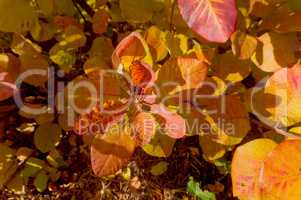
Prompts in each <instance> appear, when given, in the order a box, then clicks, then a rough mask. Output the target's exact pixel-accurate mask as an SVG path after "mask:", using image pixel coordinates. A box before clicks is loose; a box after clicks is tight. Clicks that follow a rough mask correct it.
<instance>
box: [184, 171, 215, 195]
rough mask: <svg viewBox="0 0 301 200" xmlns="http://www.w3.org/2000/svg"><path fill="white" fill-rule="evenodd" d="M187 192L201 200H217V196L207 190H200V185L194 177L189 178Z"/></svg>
mask: <svg viewBox="0 0 301 200" xmlns="http://www.w3.org/2000/svg"><path fill="white" fill-rule="evenodd" d="M186 190H187V192H188V193H189V194H191V195H193V196H196V197H197V198H198V199H200V200H216V198H215V194H214V193H212V192H209V191H207V190H205V191H203V190H202V189H201V188H200V184H199V183H198V182H196V181H194V179H193V177H190V178H189V182H188V183H187V188H186Z"/></svg>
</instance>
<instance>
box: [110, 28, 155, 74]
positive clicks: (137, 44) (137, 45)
mask: <svg viewBox="0 0 301 200" xmlns="http://www.w3.org/2000/svg"><path fill="white" fill-rule="evenodd" d="M135 60H144V61H145V62H146V63H147V64H149V65H150V66H152V65H153V61H152V57H151V54H150V51H149V48H148V45H147V43H146V41H145V40H144V39H143V38H142V36H141V35H140V34H139V33H138V32H133V33H131V34H130V35H129V36H127V37H126V38H124V39H123V40H122V41H121V42H120V43H119V44H118V46H117V47H116V49H115V51H114V52H113V55H112V63H113V67H114V68H115V69H117V68H118V67H119V65H120V64H122V65H123V68H124V69H125V70H126V71H128V70H129V66H130V65H131V64H132V62H133V61H135Z"/></svg>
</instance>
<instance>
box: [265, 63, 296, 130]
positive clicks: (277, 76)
mask: <svg viewBox="0 0 301 200" xmlns="http://www.w3.org/2000/svg"><path fill="white" fill-rule="evenodd" d="M300 74H301V65H299V64H298V65H295V66H294V67H292V68H283V69H281V70H279V71H277V72H276V73H274V74H273V75H272V76H271V77H270V78H269V79H268V81H267V83H266V87H265V93H267V94H269V95H273V96H275V97H274V99H275V101H277V102H276V104H275V106H274V107H270V108H267V111H268V112H270V113H271V114H272V119H273V120H274V121H277V122H281V123H282V124H283V125H284V126H291V125H294V124H296V123H298V122H301V113H300V108H301V96H300V90H301V77H300Z"/></svg>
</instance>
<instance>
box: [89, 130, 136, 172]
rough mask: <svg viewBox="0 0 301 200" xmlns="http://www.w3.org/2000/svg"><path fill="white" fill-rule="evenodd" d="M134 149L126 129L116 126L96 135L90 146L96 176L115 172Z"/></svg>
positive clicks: (122, 165)
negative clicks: (103, 133)
mask: <svg viewBox="0 0 301 200" xmlns="http://www.w3.org/2000/svg"><path fill="white" fill-rule="evenodd" d="M115 128H116V129H115ZM134 150H135V142H134V141H133V139H132V138H131V136H130V135H129V133H128V132H127V131H126V130H120V127H118V126H116V127H113V128H111V129H110V130H109V131H108V132H107V133H106V134H105V135H101V134H98V135H96V137H95V138H94V140H93V143H92V147H91V162H92V169H93V171H94V173H95V174H96V175H97V176H109V175H113V174H115V173H116V172H118V170H120V169H121V168H122V167H124V166H125V165H126V164H127V163H128V161H129V160H130V159H131V156H132V154H133V152H134Z"/></svg>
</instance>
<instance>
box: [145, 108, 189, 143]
mask: <svg viewBox="0 0 301 200" xmlns="http://www.w3.org/2000/svg"><path fill="white" fill-rule="evenodd" d="M151 112H152V113H153V114H156V115H158V116H159V117H161V118H162V119H163V123H162V124H159V126H160V128H161V129H162V130H163V132H162V133H163V134H166V135H168V136H169V137H171V138H175V139H178V138H182V137H184V136H185V133H186V124H185V120H184V119H183V118H182V117H181V116H180V115H178V114H177V113H174V112H172V111H170V110H169V109H168V108H167V107H165V106H164V105H163V104H156V105H152V106H151Z"/></svg>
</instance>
